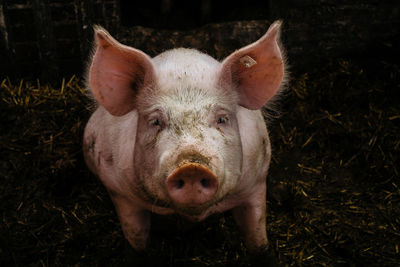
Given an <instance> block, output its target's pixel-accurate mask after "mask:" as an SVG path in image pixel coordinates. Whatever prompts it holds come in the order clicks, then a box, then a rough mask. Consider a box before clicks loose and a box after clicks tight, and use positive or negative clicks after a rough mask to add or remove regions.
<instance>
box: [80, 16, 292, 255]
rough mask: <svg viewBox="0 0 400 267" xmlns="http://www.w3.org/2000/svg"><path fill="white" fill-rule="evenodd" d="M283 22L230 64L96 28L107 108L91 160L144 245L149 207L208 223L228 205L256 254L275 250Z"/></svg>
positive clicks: (92, 127) (91, 133)
mask: <svg viewBox="0 0 400 267" xmlns="http://www.w3.org/2000/svg"><path fill="white" fill-rule="evenodd" d="M280 25H281V23H280V22H279V21H278V22H275V23H274V24H272V25H271V27H270V28H269V30H268V32H267V33H266V34H265V35H264V36H263V37H262V38H261V39H260V40H258V41H257V42H255V43H253V44H251V45H249V46H246V47H244V48H242V49H240V50H238V51H236V52H234V53H232V54H231V55H230V56H228V57H227V58H226V59H225V60H224V61H222V62H218V61H217V60H215V59H213V58H212V57H210V56H208V55H206V54H203V53H201V52H199V51H197V50H194V49H183V48H178V49H173V50H169V51H166V52H164V53H162V54H160V55H158V56H156V57H154V58H150V57H149V56H147V55H146V54H145V53H143V52H142V51H139V50H137V49H134V48H131V47H128V46H125V45H122V44H120V43H118V42H117V41H116V40H115V39H114V38H113V37H111V36H110V35H109V34H108V33H107V32H106V31H105V30H104V29H102V28H100V27H96V28H95V39H96V44H97V46H96V52H95V53H94V56H93V58H92V62H91V65H90V70H89V79H88V81H89V86H90V90H91V92H92V94H93V96H94V98H95V99H96V100H97V102H98V104H99V107H98V108H97V110H96V111H95V112H94V114H93V115H92V116H91V118H90V120H89V122H88V124H87V126H86V129H85V134H84V149H83V150H84V156H85V160H86V163H87V165H88V166H89V168H90V170H91V171H92V172H93V173H94V174H96V175H97V176H98V177H99V178H100V179H101V181H102V182H103V183H104V185H105V186H106V188H107V190H108V192H109V194H110V197H111V199H112V200H113V202H114V205H115V207H116V210H117V213H118V215H119V219H120V221H121V226H122V230H123V232H124V235H125V237H126V238H127V240H128V241H129V243H130V244H131V245H132V247H133V248H135V249H136V250H143V249H145V248H146V244H147V240H148V236H149V230H150V213H151V212H153V213H157V214H172V213H177V214H180V215H182V216H184V217H186V218H188V219H189V220H191V221H200V220H203V219H205V218H206V217H207V216H209V215H210V214H212V213H216V212H223V211H226V210H230V209H232V210H233V215H234V218H235V220H236V222H237V224H238V225H239V227H240V229H241V232H242V233H243V236H244V241H245V244H246V246H247V248H248V250H249V251H250V252H257V251H260V250H265V249H266V248H267V247H268V239H267V234H266V222H265V219H266V176H267V172H268V167H269V163H270V158H271V146H270V141H269V137H268V131H267V128H266V125H265V122H264V119H263V116H262V113H261V111H260V109H261V108H262V107H263V106H264V105H265V104H266V103H267V102H268V100H270V99H271V98H272V97H273V96H274V95H275V94H276V93H277V92H278V90H279V88H281V87H282V86H281V84H282V82H283V79H284V76H285V74H284V71H285V70H284V59H283V55H282V50H281V48H280V46H279V43H278V38H279V33H280Z"/></svg>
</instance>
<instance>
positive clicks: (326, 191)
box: [0, 0, 400, 267]
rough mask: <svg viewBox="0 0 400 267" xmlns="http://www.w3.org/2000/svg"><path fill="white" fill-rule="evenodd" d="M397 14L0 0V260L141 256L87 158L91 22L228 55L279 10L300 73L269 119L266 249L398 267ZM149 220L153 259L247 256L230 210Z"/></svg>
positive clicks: (92, 262) (324, 7)
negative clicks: (199, 217)
mask: <svg viewBox="0 0 400 267" xmlns="http://www.w3.org/2000/svg"><path fill="white" fill-rule="evenodd" d="M399 13H400V4H399V3H398V1H394V0H393V1H389V0H388V1H378V0H376V1H375V0H365V1H361V0H354V1H340V0H339V1H333V0H304V1H300V0H283V1H273V0H270V1H227V0H220V1H210V0H203V1H183V0H163V1H161V0H160V1H151V0H148V1H129V0H125V1H123V0H93V1H89V0H82V1H78V0H75V1H63V0H53V1H50V0H42V1H41V0H1V2H0V266H129V261H130V260H133V261H135V262H137V260H138V259H140V257H136V258H135V257H133V259H130V257H132V256H133V253H132V251H130V250H129V245H127V243H126V241H125V240H124V237H123V234H122V231H121V227H120V225H119V221H118V219H117V215H116V214H115V211H114V207H113V204H112V202H111V200H110V198H109V197H108V194H107V192H106V190H105V188H104V186H103V185H102V184H101V182H100V181H99V180H98V179H97V178H96V177H94V175H92V174H91V173H90V172H89V171H88V169H87V167H86V166H85V163H84V160H83V157H82V149H81V145H82V142H81V140H82V134H83V130H84V126H85V124H86V121H87V120H88V118H89V116H90V114H91V112H92V111H93V106H94V105H93V103H92V102H91V100H90V99H89V98H88V97H87V92H86V90H85V85H84V82H83V80H82V79H81V78H82V75H83V73H84V72H85V67H86V62H87V61H88V58H89V54H90V51H91V47H92V35H93V32H92V25H93V24H99V25H102V26H103V27H105V28H106V29H107V30H109V31H110V33H111V34H112V35H113V36H114V37H115V38H116V39H117V40H119V41H121V42H122V43H124V44H127V45H131V46H134V47H136V48H139V49H142V50H143V51H145V52H146V53H148V54H149V55H150V56H155V55H156V54H158V53H160V52H162V51H165V50H166V49H170V48H173V47H180V46H184V47H194V48H197V49H199V50H201V51H203V52H207V53H209V54H210V55H212V56H214V57H216V58H217V59H223V58H224V57H226V56H227V55H229V53H231V52H233V51H234V50H236V49H238V48H240V47H242V46H244V45H247V44H249V43H251V42H253V41H255V40H257V39H258V38H259V37H260V36H262V35H263V34H264V33H265V32H266V30H267V29H268V27H269V25H270V24H271V23H272V22H273V21H274V20H276V19H282V20H283V22H284V24H283V32H282V43H283V45H284V47H285V49H286V54H287V58H288V62H289V65H290V68H289V70H290V82H289V85H288V88H287V90H286V92H285V94H283V96H282V99H281V100H280V101H279V102H278V104H277V107H279V108H277V109H279V111H278V112H276V111H275V112H272V111H271V110H270V111H269V112H270V116H269V117H268V120H267V124H268V128H269V132H270V136H271V142H272V151H273V154H272V162H271V167H270V171H269V172H270V173H269V174H268V177H267V184H268V195H267V231H268V236H269V240H270V241H271V243H270V244H271V248H272V249H273V250H274V251H275V253H276V256H277V259H278V261H279V262H280V263H281V264H282V265H283V266H400V178H399V172H400V170H399V166H400V159H399V155H400V153H399V151H400V135H399V132H400V105H399V103H400V97H399V91H400V67H399V61H398V58H399V28H400V27H399V26H400V25H399V23H400V16H399V15H400V14H399ZM279 114H280V116H278V115H279ZM153 217H154V218H153V223H152V232H151V246H150V247H149V250H148V252H147V260H148V259H150V260H152V261H153V262H152V263H153V266H174V267H176V266H250V264H249V261H248V257H247V256H248V254H247V251H246V249H245V247H244V245H243V243H242V238H241V235H240V233H239V232H238V229H237V227H236V225H235V223H234V221H233V218H232V216H231V214H230V213H229V212H227V213H225V214H223V215H218V216H211V217H210V218H207V220H205V221H204V222H201V223H199V224H195V225H191V224H188V223H187V222H184V221H182V220H181V219H180V218H167V219H166V218H164V217H163V216H156V215H154V216H153ZM136 256H137V255H136ZM145 258H146V257H145Z"/></svg>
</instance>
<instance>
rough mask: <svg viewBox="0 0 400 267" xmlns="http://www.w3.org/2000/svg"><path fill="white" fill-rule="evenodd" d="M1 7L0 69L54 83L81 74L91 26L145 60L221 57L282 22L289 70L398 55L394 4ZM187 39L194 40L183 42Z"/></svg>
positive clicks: (105, 0) (20, 1) (26, 2)
mask: <svg viewBox="0 0 400 267" xmlns="http://www.w3.org/2000/svg"><path fill="white" fill-rule="evenodd" d="M0 7H1V12H0V13H1V19H0V21H2V23H1V26H0V51H1V54H0V61H1V65H0V71H1V72H2V73H3V74H5V75H12V76H18V75H19V76H20V77H21V76H25V77H26V76H27V75H29V76H31V77H43V78H46V79H47V78H53V79H54V77H58V76H59V75H71V74H80V73H82V70H83V67H84V66H85V65H84V64H82V63H83V62H86V61H87V59H88V52H89V50H90V47H91V41H92V28H91V25H93V24H99V25H102V26H103V27H105V28H106V29H107V30H109V31H110V33H111V34H112V35H113V36H115V37H116V38H117V39H120V40H121V39H122V40H123V41H125V42H126V43H128V44H131V45H135V47H138V48H141V49H143V50H145V51H146V52H147V53H149V54H150V55H151V56H154V55H155V54H156V53H159V52H161V51H164V50H166V49H168V48H171V47H175V46H190V47H196V48H199V49H202V50H205V51H206V52H208V53H210V54H211V55H213V56H217V57H219V58H220V59H221V58H223V57H225V56H226V55H227V54H228V53H229V52H231V51H232V50H235V49H237V48H239V47H240V45H242V44H247V43H249V42H251V41H254V40H255V39H257V38H258V37H260V36H261V34H262V33H264V32H265V31H266V29H267V28H268V25H269V24H270V23H271V22H272V21H274V20H276V19H283V21H284V23H285V24H284V28H283V40H284V43H285V47H286V48H287V54H288V57H289V59H290V64H291V65H294V66H299V67H301V68H302V69H303V68H305V69H312V68H314V67H315V66H316V65H315V64H318V63H319V64H325V63H324V62H325V61H326V60H327V59H328V58H330V57H339V56H351V57H353V58H360V59H363V60H371V58H374V59H376V58H384V59H387V60H395V59H397V58H398V57H399V49H398V46H399V31H398V29H399V27H400V14H399V13H400V11H399V4H398V2H397V1H395V0H384V1H378V0H355V1H334V0H305V1H297V0H282V1H273V0H269V1H255V0H250V1H245V2H243V1H229V0H219V1H211V0H203V1H184V0H158V1H155V0H152V1H129V0H125V1H124V0H92V1H90V0H82V1H77V0H76V1H61V0H53V1H49V0H12V1H11V0H2V1H1V4H0ZM238 21H242V23H241V24H240V25H239V26H238V25H237V24H238V23H237V22H238ZM249 21H253V22H249ZM215 23H218V25H217V26H208V27H205V28H204V27H203V26H204V25H209V24H215ZM221 23H222V25H221ZM224 23H225V24H224ZM235 26H236V27H235ZM142 27H145V28H152V29H156V30H157V31H155V32H154V31H151V30H149V29H143V28H142ZM201 27H203V28H201ZM246 27H247V28H246ZM199 28H200V29H199ZM243 28H244V30H243ZM202 32H207V33H208V34H209V35H210V38H208V39H207V38H205V37H204V36H203V35H201V33H202ZM188 35H190V36H191V37H192V38H186V39H185V36H188ZM158 36H160V37H158ZM197 36H198V38H195V37H197ZM122 37H125V38H122ZM149 39H150V40H149ZM196 39H197V40H196ZM199 39H200V40H199ZM196 41H197V42H196ZM220 47H222V48H220ZM216 48H218V49H219V50H217V49H216ZM221 50H223V52H222V51H221ZM293 69H294V71H298V68H293ZM301 71H303V70H301Z"/></svg>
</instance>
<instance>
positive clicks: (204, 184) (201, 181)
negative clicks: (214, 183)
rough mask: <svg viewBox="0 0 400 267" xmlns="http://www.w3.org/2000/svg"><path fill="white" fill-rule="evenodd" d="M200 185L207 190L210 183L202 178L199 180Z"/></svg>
mask: <svg viewBox="0 0 400 267" xmlns="http://www.w3.org/2000/svg"><path fill="white" fill-rule="evenodd" d="M200 184H201V185H202V186H203V187H204V188H207V187H209V186H210V181H209V180H208V179H206V178H203V179H201V180H200Z"/></svg>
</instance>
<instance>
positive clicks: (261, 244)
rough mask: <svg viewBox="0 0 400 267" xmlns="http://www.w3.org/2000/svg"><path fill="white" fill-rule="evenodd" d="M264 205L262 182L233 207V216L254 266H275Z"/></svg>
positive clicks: (264, 197)
mask: <svg viewBox="0 0 400 267" xmlns="http://www.w3.org/2000/svg"><path fill="white" fill-rule="evenodd" d="M266 206H267V204H266V184H265V183H263V184H262V185H259V187H258V188H257V191H256V192H254V193H253V194H252V195H251V196H250V198H249V199H248V200H247V201H246V202H245V203H243V204H242V205H241V206H238V207H236V208H234V209H233V216H234V218H235V220H236V223H237V224H238V225H239V227H240V230H241V232H242V234H243V236H244V241H245V244H246V247H247V249H248V250H249V252H250V253H251V261H252V262H253V263H254V264H255V266H259V265H260V264H262V266H277V261H276V258H275V255H274V251H273V249H272V248H270V247H269V244H268V238H267V231H266V218H265V217H266Z"/></svg>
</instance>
